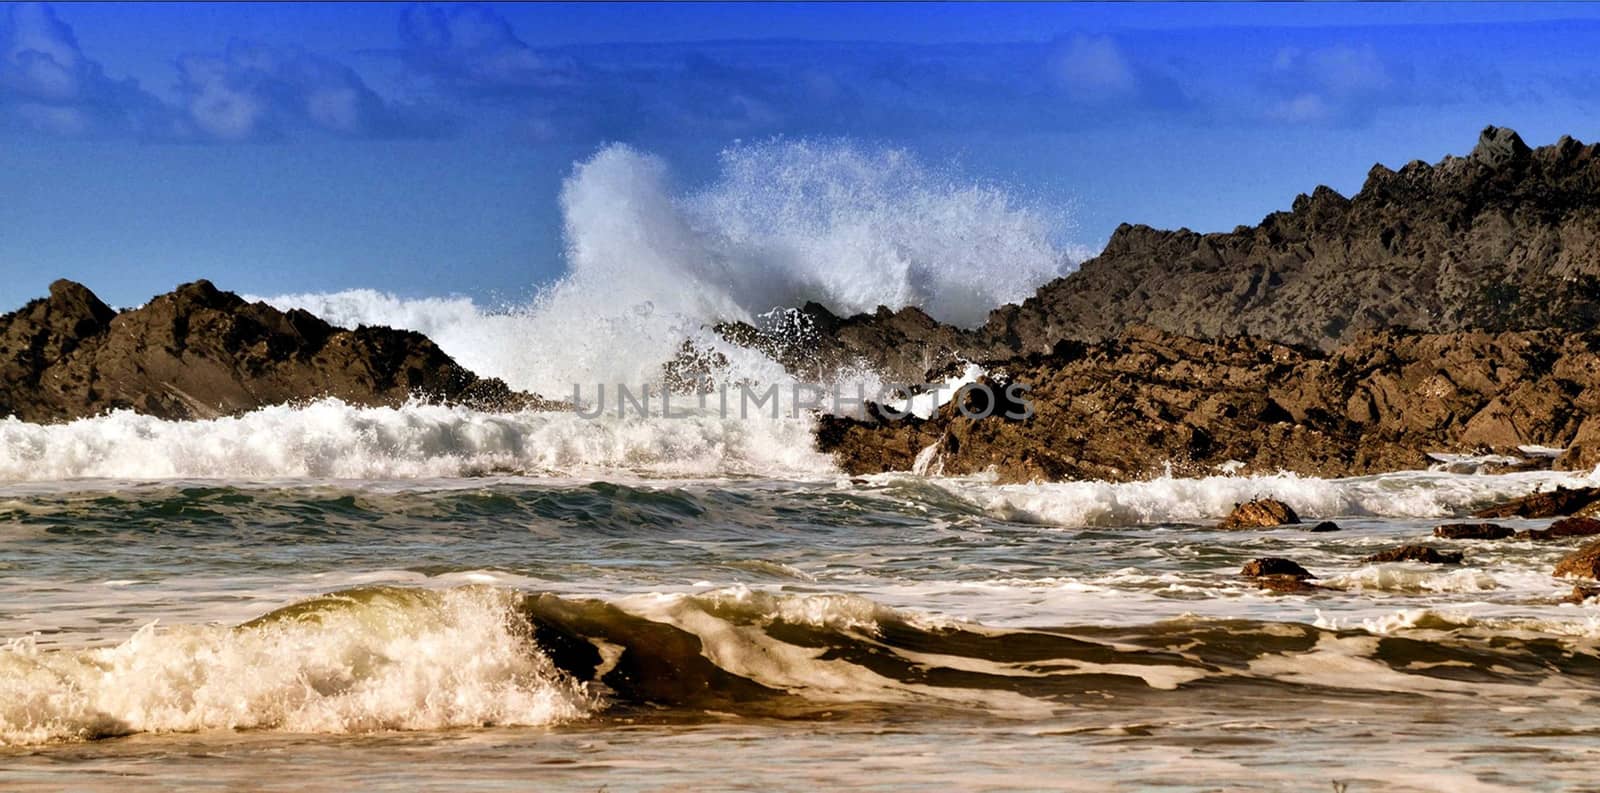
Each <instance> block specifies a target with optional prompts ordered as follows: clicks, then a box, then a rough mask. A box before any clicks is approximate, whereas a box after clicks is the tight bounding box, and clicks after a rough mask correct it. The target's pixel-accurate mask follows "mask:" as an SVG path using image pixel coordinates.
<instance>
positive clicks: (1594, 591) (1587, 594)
mask: <svg viewBox="0 0 1600 793" xmlns="http://www.w3.org/2000/svg"><path fill="white" fill-rule="evenodd" d="M1594 597H1600V586H1594V585H1591V584H1574V585H1573V586H1572V593H1571V594H1569V595H1567V596H1566V597H1564V598H1562V599H1561V602H1562V603H1577V604H1582V603H1583V602H1584V601H1586V600H1589V599H1590V598H1594Z"/></svg>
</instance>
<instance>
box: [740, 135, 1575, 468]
mask: <svg viewBox="0 0 1600 793" xmlns="http://www.w3.org/2000/svg"><path fill="white" fill-rule="evenodd" d="M1597 320H1600V145H1584V144H1581V143H1579V142H1577V141H1575V140H1573V139H1572V138H1567V137H1564V138H1562V139H1561V140H1560V141H1558V142H1557V143H1555V144H1553V145H1550V146H1544V147H1541V148H1538V149H1530V148H1529V147H1528V146H1527V145H1526V144H1525V143H1523V142H1522V140H1521V138H1519V137H1518V136H1517V134H1516V133H1515V132H1513V131H1511V130H1509V129H1501V128H1496V127H1489V128H1487V129H1485V130H1484V131H1483V133H1482V134H1481V135H1480V137H1479V141H1478V145H1477V147H1476V148H1475V149H1474V150H1473V152H1472V153H1471V154H1470V155H1469V156H1467V157H1446V158H1444V159H1443V160H1442V161H1440V162H1438V163H1436V164H1433V165H1429V164H1427V163H1424V162H1422V161H1420V160H1419V161H1414V162H1411V163H1409V164H1407V165H1406V166H1405V167H1403V168H1401V169H1400V170H1398V171H1394V170H1390V169H1389V168H1386V167H1384V166H1382V165H1376V166H1374V167H1373V168H1372V170H1371V171H1370V172H1369V173H1368V175H1367V180H1366V184H1365V185H1363V187H1362V188H1361V190H1360V191H1359V192H1358V193H1356V194H1355V195H1354V196H1351V197H1348V198H1346V197H1345V196H1342V195H1340V194H1339V193H1337V192H1336V191H1334V190H1332V189H1330V188H1327V187H1318V188H1316V189H1315V190H1313V191H1312V192H1311V194H1310V195H1301V196H1299V197H1297V198H1295V199H1294V202H1293V205H1292V207H1291V209H1290V210H1289V211H1287V212H1274V213H1272V214H1271V215H1268V216H1267V217H1266V218H1265V219H1263V220H1262V221H1261V223H1260V224H1259V225H1256V226H1240V227H1238V228H1237V229H1235V230H1234V231H1231V232H1226V233H1213V234H1198V233H1195V232H1192V231H1189V230H1187V229H1180V230H1178V231H1161V230H1157V229H1153V228H1150V227H1147V226H1139V225H1128V224H1124V225H1123V226H1121V227H1119V228H1118V229H1117V230H1116V232H1115V233H1114V234H1112V236H1111V239H1110V240H1109V241H1108V243H1107V245H1106V247H1105V250H1104V251H1102V252H1101V254H1100V255H1099V256H1097V257H1095V258H1093V259H1090V260H1088V261H1086V262H1084V263H1083V264H1082V265H1081V266H1080V267H1079V268H1078V270H1077V271H1075V272H1073V273H1071V274H1069V275H1067V276H1064V277H1062V278H1059V279H1056V280H1055V281H1052V282H1050V283H1048V284H1046V285H1044V286H1043V287H1041V288H1040V289H1039V290H1038V292H1037V293H1036V294H1035V295H1034V296H1033V297H1030V298H1028V299H1027V300H1025V301H1023V302H1022V303H1021V304H1020V305H1007V306H1001V307H999V308H997V309H996V310H995V311H994V312H992V313H991V314H990V316H989V318H988V320H987V322H985V324H983V325H982V326H980V327H977V328H972V329H962V328H955V327H951V326H946V325H941V324H939V323H937V322H934V321H933V320H932V319H930V318H928V317H927V315H925V314H923V313H922V312H921V311H918V310H916V309H902V310H900V311H890V310H889V309H887V308H880V309H879V310H878V311H877V312H876V313H875V314H861V315H857V316H854V317H848V318H839V317H835V316H834V315H833V314H832V313H830V312H828V310H827V309H826V308H823V307H822V306H820V305H816V304H810V305H807V306H806V307H804V308H803V309H799V310H797V311H796V312H793V314H792V315H791V317H790V318H789V319H788V320H785V321H783V322H778V323H777V326H778V327H776V328H775V329H773V330H772V331H771V332H767V331H758V330H756V329H754V328H751V327H749V326H740V327H729V328H727V329H726V331H725V334H724V335H727V336H729V338H733V339H735V340H736V341H738V342H739V343H747V344H750V345H752V346H761V347H763V348H772V349H775V350H781V352H782V354H781V355H779V356H777V357H779V358H780V359H781V360H784V361H785V362H786V363H792V364H794V368H795V369H796V371H797V373H807V372H809V373H810V374H815V373H816V371H817V370H818V369H819V368H820V369H821V370H824V371H827V370H829V367H832V366H835V365H837V364H839V363H841V362H846V361H853V362H857V363H862V364H865V365H868V366H871V367H873V368H876V369H878V370H879V371H881V372H882V373H883V374H884V375H885V376H888V377H891V378H893V379H895V380H897V381H905V382H909V381H919V380H920V379H922V378H923V376H924V375H925V374H926V373H927V371H928V370H929V369H935V368H938V367H940V366H945V365H948V363H949V362H950V361H953V360H955V359H957V358H961V359H967V360H992V359H1000V358H1007V357H1011V356H1014V355H1018V354H1024V353H1039V354H1043V353H1048V352H1049V351H1050V350H1052V349H1053V348H1054V347H1055V345H1056V344H1057V343H1058V342H1061V341H1064V340H1074V341H1083V342H1099V341H1104V340H1107V339H1112V338H1116V337H1118V336H1121V335H1123V334H1124V333H1126V332H1127V331H1128V330H1129V329H1130V328H1132V327H1134V326H1135V325H1151V326H1154V327H1156V328H1159V329H1161V330H1164V331H1166V332H1168V333H1173V334H1178V335H1183V336H1190V337H1195V338H1211V339H1215V338H1222V337H1227V336H1237V335H1251V336H1256V337H1259V338H1263V339H1269V340H1273V341H1277V342H1280V343H1286V344H1297V345H1302V346H1308V347H1313V348H1319V349H1322V350H1325V351H1331V350H1333V349H1335V348H1337V347H1339V346H1340V345H1342V344H1345V343H1348V342H1350V341H1353V340H1355V339H1356V338H1358V337H1360V336H1362V335H1364V334H1368V333H1374V332H1381V331H1387V330H1393V329H1409V330H1414V331H1419V332H1427V333H1456V332H1463V331H1488V332H1493V333H1498V332H1503V331H1512V330H1543V329H1557V330H1588V329H1590V328H1593V327H1594V325H1595V323H1596V321H1597ZM791 326H799V332H797V328H796V327H791ZM808 367H810V368H808ZM812 379H815V378H812ZM1590 454H1592V455H1595V461H1596V462H1600V452H1590ZM1591 464H1592V463H1591Z"/></svg>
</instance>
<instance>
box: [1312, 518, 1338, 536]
mask: <svg viewBox="0 0 1600 793" xmlns="http://www.w3.org/2000/svg"><path fill="white" fill-rule="evenodd" d="M1306 531H1309V532H1311V533H1312V534H1323V533H1325V532H1330V531H1342V529H1340V528H1339V524H1337V523H1334V522H1333V521H1331V520H1325V521H1323V522H1321V523H1318V524H1317V525H1315V526H1312V527H1311V528H1309V529H1306Z"/></svg>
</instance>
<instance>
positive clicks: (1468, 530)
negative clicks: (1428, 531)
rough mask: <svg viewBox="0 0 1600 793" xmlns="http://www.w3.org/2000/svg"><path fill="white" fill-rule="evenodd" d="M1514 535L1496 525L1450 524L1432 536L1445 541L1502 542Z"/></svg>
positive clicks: (1435, 529) (1508, 529) (1436, 530)
mask: <svg viewBox="0 0 1600 793" xmlns="http://www.w3.org/2000/svg"><path fill="white" fill-rule="evenodd" d="M1516 533H1517V532H1516V531H1515V530H1513V529H1510V528H1507V527H1505V526H1501V525H1500V524H1498V523H1450V524H1446V525H1444V526H1438V527H1435V528H1434V530H1433V536H1435V537H1440V538H1442V539H1446V540H1504V539H1508V538H1510V537H1513V536H1515V535H1516Z"/></svg>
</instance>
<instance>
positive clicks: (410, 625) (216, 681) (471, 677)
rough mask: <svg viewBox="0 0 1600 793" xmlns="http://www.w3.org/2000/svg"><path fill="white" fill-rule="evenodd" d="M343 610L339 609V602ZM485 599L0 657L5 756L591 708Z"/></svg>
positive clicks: (538, 717) (322, 614) (457, 722)
mask: <svg viewBox="0 0 1600 793" xmlns="http://www.w3.org/2000/svg"><path fill="white" fill-rule="evenodd" d="M334 599H336V598H330V600H334ZM509 605H510V601H509V596H508V595H507V594H506V593H504V592H500V591H495V590H490V589H457V590H445V591H438V592H422V591H420V590H410V591H406V590H397V591H395V592H394V593H392V595H379V596H376V597H373V598H371V599H370V600H368V601H367V602H363V603H359V604H357V603H354V602H349V603H344V604H336V605H335V606H334V607H331V608H323V609H318V610H317V611H316V613H315V614H314V615H310V616H307V617H302V618H298V619H281V620H277V621H274V622H270V623H266V624H258V625H249V626H245V627H243V628H238V629H233V628H227V627H222V626H180V627H176V628H170V629H162V628H160V627H159V626H157V625H155V624H151V625H147V626H146V627H145V628H143V629H141V630H140V631H138V632H137V633H135V634H134V635H133V636H132V637H130V638H129V639H127V640H126V641H124V642H122V643H121V644H118V645H116V646H113V647H103V648H95V649H85V650H47V649H40V648H38V647H37V646H36V645H35V644H34V642H33V640H32V639H28V638H24V639H18V640H13V641H12V642H11V643H10V644H9V645H7V646H5V647H4V648H3V649H0V745H6V744H31V743H39V742H42V741H49V740H60V739H71V738H95V737H103V736H107V735H122V734H127V733H133V732H172V731H179V732H191V731H197V730H206V729H263V728H265V729H281V730H288V731H293V732H321V733H346V732H367V731H372V730H384V729H439V728H444V727H454V726H481V725H486V724H511V725H540V724H549V723H552V722H556V721H562V720H568V719H574V718H578V717H581V716H583V715H584V714H585V713H587V712H588V710H589V708H590V707H591V706H592V705H593V704H594V703H592V702H591V701H590V700H589V697H588V695H587V694H586V693H585V692H583V691H582V690H579V689H577V688H575V687H573V686H571V685H570V684H568V683H565V682H562V681H561V679H560V678H559V676H558V675H557V673H556V672H555V671H554V669H553V668H552V667H551V665H550V664H549V662H548V661H547V660H546V659H545V657H544V655H543V654H542V653H541V652H539V650H538V649H537V648H536V647H535V646H534V645H533V644H532V642H531V641H529V640H528V639H527V638H525V637H520V636H517V635H514V634H513V633H512V632H511V630H510V629H509V627H508V626H510V625H511V624H512V621H511V620H510V619H509V618H508V617H509V611H508V609H509Z"/></svg>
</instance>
